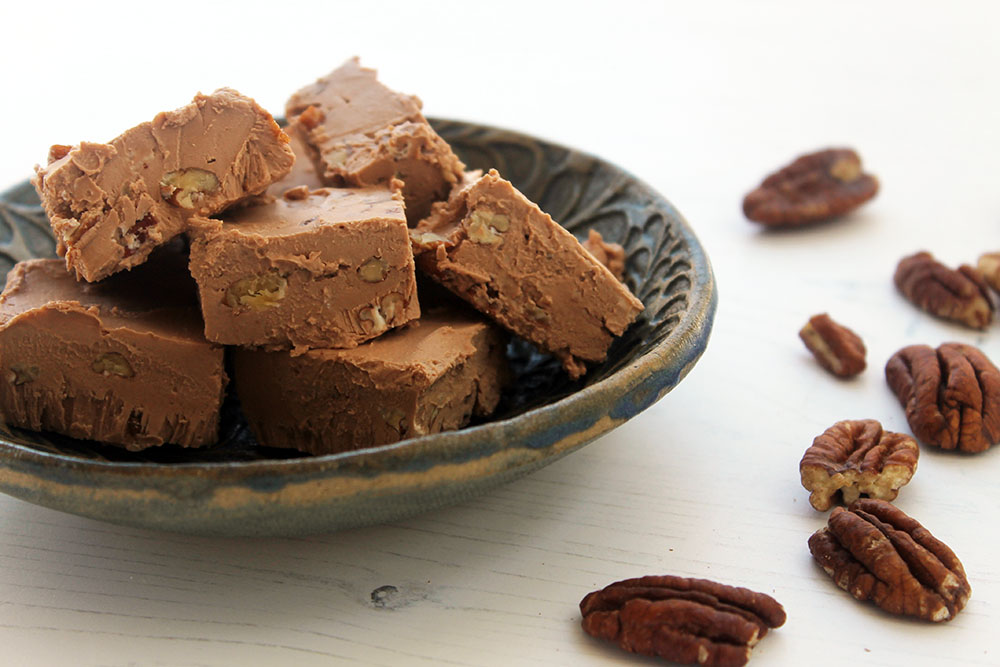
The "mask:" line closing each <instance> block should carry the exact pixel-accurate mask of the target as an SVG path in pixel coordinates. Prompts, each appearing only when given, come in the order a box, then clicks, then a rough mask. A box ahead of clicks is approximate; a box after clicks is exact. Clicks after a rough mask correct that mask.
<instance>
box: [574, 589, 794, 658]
mask: <svg viewBox="0 0 1000 667" xmlns="http://www.w3.org/2000/svg"><path fill="white" fill-rule="evenodd" d="M580 611H581V613H582V614H583V629H584V631H585V632H586V633H587V634H589V635H591V636H594V637H597V638H599V639H605V640H608V641H613V642H615V643H617V644H618V646H619V647H620V648H622V649H624V650H626V651H629V652H631V653H640V654H642V655H650V656H659V657H661V658H665V659H667V660H673V661H675V662H681V663H688V664H695V663H697V664H701V665H717V666H720V667H722V666H727V667H728V666H730V665H732V666H737V665H744V664H746V662H747V660H748V659H749V657H750V650H751V648H752V647H753V646H754V645H755V644H756V643H757V642H758V641H760V639H761V637H763V636H764V635H765V634H767V631H768V629H770V628H776V627H779V626H780V625H782V624H783V623H784V622H785V610H784V609H783V608H782V606H781V605H780V604H779V603H778V602H777V601H776V600H775V599H774V598H772V597H770V596H769V595H765V594H763V593H756V592H754V591H751V590H749V589H746V588H740V587H736V586H727V585H725V584H719V583H716V582H714V581H709V580H707V579H689V578H685V577H674V576H670V575H661V576H648V577H641V578H637V579H626V580H624V581H619V582H616V583H613V584H611V585H610V586H607V587H606V588H604V589H602V590H599V591H595V592H593V593H590V594H589V595H587V596H586V597H585V598H583V600H582V601H581V602H580Z"/></svg>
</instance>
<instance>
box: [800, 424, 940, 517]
mask: <svg viewBox="0 0 1000 667" xmlns="http://www.w3.org/2000/svg"><path fill="white" fill-rule="evenodd" d="M919 457H920V449H919V448H918V447H917V442H916V440H914V439H913V438H911V437H910V436H908V435H904V434H902V433H893V432H891V431H883V430H882V425H881V424H880V423H878V422H877V421H875V420H874V419H852V420H844V421H839V422H837V423H836V424H834V425H833V426H831V427H830V428H828V429H826V431H824V432H823V433H822V434H821V435H818V436H816V439H815V440H813V443H812V446H811V447H809V449H807V450H806V452H805V454H804V455H803V456H802V460H801V461H800V462H799V474H800V476H801V479H802V486H804V487H805V488H806V489H808V490H809V491H811V492H812V493H811V494H810V495H809V504H810V505H812V506H813V507H814V508H816V509H817V510H819V511H821V512H825V511H826V510H828V509H830V507H831V506H832V505H833V501H834V497H835V496H836V495H838V494H839V495H840V496H841V497H842V498H843V500H844V502H845V503H848V504H850V503H853V502H854V501H855V500H857V499H858V498H859V497H860V496H861V495H862V494H864V495H865V496H867V497H869V498H878V499H880V500H893V499H895V497H896V496H897V495H898V494H899V489H900V487H902V486H903V485H905V484H906V483H907V482H909V481H910V478H911V477H913V473H914V472H916V470H917V459H918V458H919Z"/></svg>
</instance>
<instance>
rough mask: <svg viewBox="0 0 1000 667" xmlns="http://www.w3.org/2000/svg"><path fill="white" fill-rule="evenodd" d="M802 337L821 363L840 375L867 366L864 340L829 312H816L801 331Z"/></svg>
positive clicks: (847, 375)
mask: <svg viewBox="0 0 1000 667" xmlns="http://www.w3.org/2000/svg"><path fill="white" fill-rule="evenodd" d="M799 338H801V339H802V342H803V343H805V344H806V347H807V348H809V351H810V352H812V353H813V356H814V357H816V361H818V362H819V365H820V366H822V367H823V368H825V369H826V370H828V371H830V372H831V373H833V374H834V375H836V376H838V377H845V378H846V377H853V376H855V375H857V374H858V373H860V372H861V371H863V370H865V344H864V343H863V342H862V341H861V338H860V337H859V336H858V335H857V334H856V333H854V332H853V331H851V330H850V329H848V328H847V327H845V326H842V325H840V324H837V323H836V322H834V321H833V320H832V319H830V316H829V315H827V314H826V313H822V314H820V315H813V316H812V317H810V318H809V321H808V322H806V325H805V326H804V327H802V329H801V330H800V331H799Z"/></svg>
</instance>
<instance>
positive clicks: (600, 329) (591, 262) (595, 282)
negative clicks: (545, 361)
mask: <svg viewBox="0 0 1000 667" xmlns="http://www.w3.org/2000/svg"><path fill="white" fill-rule="evenodd" d="M410 236H411V238H412V239H413V242H414V253H415V254H416V261H417V268H419V269H421V270H422V271H424V272H425V273H427V274H429V275H430V276H431V277H432V278H434V279H435V280H437V281H438V282H440V283H441V284H442V285H444V286H445V287H447V288H448V289H450V290H451V291H452V292H454V293H455V294H457V295H458V296H460V297H462V298H463V299H465V300H466V301H468V302H469V303H471V304H472V305H473V306H475V307H476V308H477V309H479V310H480V311H482V312H483V313H485V314H486V315H488V316H489V317H491V318H493V319H494V320H496V321H497V322H499V323H500V324H502V325H503V326H504V327H506V328H507V329H509V330H510V331H513V332H514V333H516V334H517V335H519V336H521V337H522V338H525V339H527V340H529V341H531V342H533V343H535V344H536V345H538V346H539V347H540V348H541V349H543V350H545V351H547V352H551V353H552V354H554V355H556V356H557V357H558V358H559V359H561V360H562V362H563V367H564V368H565V369H566V371H567V372H568V373H569V375H570V376H571V377H572V378H574V379H575V378H578V377H580V376H582V375H583V374H585V373H586V372H587V367H586V365H585V364H584V362H588V361H589V362H600V361H603V360H604V358H605V356H606V355H607V350H608V347H609V346H610V345H611V341H612V340H613V339H614V337H615V336H619V335H621V334H622V333H623V332H624V331H625V329H627V328H628V326H629V324H631V323H632V321H633V320H635V318H636V317H637V316H638V314H639V313H640V312H641V311H642V308H643V306H642V302H641V301H639V300H638V299H637V298H635V297H634V296H633V295H632V293H631V292H629V290H628V288H627V287H625V286H624V285H623V284H622V283H620V282H619V281H618V280H617V279H616V278H615V277H614V275H612V274H611V272H610V271H609V270H608V269H607V267H605V266H604V265H603V264H601V263H600V262H599V261H597V259H595V258H594V256H593V255H591V254H590V253H589V252H587V250H585V249H584V247H583V246H582V245H580V242H579V241H577V240H576V238H575V237H574V236H573V235H572V234H570V233H569V232H568V231H566V230H565V229H563V228H562V227H561V226H560V225H559V224H557V223H556V222H555V221H553V220H552V218H551V217H549V215H548V214H546V213H544V212H543V211H542V210H541V209H540V208H538V206H537V205H535V204H534V203H532V202H530V201H528V199H527V198H525V196H524V195H522V194H521V193H520V192H518V191H517V190H516V189H515V188H514V186H513V185H511V184H510V183H509V182H508V181H505V180H504V179H502V178H500V175H499V174H497V172H496V170H491V171H490V172H489V173H488V174H486V175H485V176H480V177H479V178H478V179H474V180H470V181H469V182H466V183H465V185H464V186H462V187H459V188H456V189H455V191H454V192H453V193H452V196H451V198H450V199H449V200H448V201H447V202H446V203H442V204H437V205H435V207H434V211H433V213H432V214H431V215H430V217H428V218H427V219H425V220H423V221H421V222H420V224H419V225H417V227H416V229H414V230H412V231H411V233H410Z"/></svg>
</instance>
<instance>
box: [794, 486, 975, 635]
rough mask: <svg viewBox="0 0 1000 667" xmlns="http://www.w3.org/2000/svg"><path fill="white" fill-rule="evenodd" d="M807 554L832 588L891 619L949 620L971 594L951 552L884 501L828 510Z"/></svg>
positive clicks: (958, 563)
mask: <svg viewBox="0 0 1000 667" xmlns="http://www.w3.org/2000/svg"><path fill="white" fill-rule="evenodd" d="M809 551H810V552H812V555H813V558H815V559H816V562H818V563H819V564H820V566H822V568H823V570H824V571H825V572H826V573H827V574H828V575H830V577H832V578H833V581H834V583H836V584H837V586H839V587H840V588H842V589H844V590H845V591H847V592H848V593H850V594H851V595H853V596H854V597H855V598H857V599H858V600H861V601H863V602H864V601H869V600H870V601H871V602H874V603H875V604H877V605H878V606H879V607H881V608H882V609H884V610H885V611H888V612H890V613H893V614H900V615H905V616H916V617H917V618H920V619H923V620H925V621H934V622H939V621H949V620H951V619H952V618H954V617H955V614H957V613H958V612H959V611H961V610H962V608H963V607H965V603H966V602H968V600H969V595H970V594H971V588H970V586H969V580H968V579H967V578H966V577H965V570H964V568H963V567H962V563H961V562H960V561H959V560H958V557H957V556H955V553H954V552H953V551H952V550H951V549H949V548H948V546H947V545H946V544H945V543H944V542H941V541H940V540H938V539H936V538H935V537H934V536H933V535H931V534H930V532H928V530H927V529H926V528H924V527H923V526H921V525H920V524H919V523H918V522H917V521H916V520H914V519H912V518H910V517H909V516H907V515H906V514H905V513H904V512H903V511H902V510H899V509H897V508H896V507H893V506H892V505H891V504H889V503H887V502H886V501H884V500H875V499H871V498H866V499H862V500H858V501H857V502H855V503H854V504H853V505H851V507H850V508H849V509H847V510H845V509H844V508H843V507H838V508H836V509H835V510H833V513H832V514H831V515H830V519H829V522H828V523H827V526H826V527H825V528H821V529H820V530H818V531H817V532H816V533H814V534H813V535H812V537H810V538H809Z"/></svg>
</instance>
